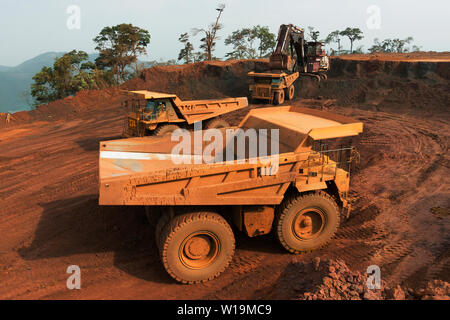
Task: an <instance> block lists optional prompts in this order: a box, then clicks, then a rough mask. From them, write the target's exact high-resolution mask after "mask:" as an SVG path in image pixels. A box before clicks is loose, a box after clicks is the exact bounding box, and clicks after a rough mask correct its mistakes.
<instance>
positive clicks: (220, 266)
mask: <svg viewBox="0 0 450 320" xmlns="http://www.w3.org/2000/svg"><path fill="white" fill-rule="evenodd" d="M159 243H160V248H159V250H160V255H161V260H162V262H163V265H164V268H165V269H166V270H167V272H168V273H169V274H170V276H172V278H174V279H175V280H177V281H179V282H182V283H189V284H192V283H199V282H204V281H208V280H212V279H214V278H215V277H217V276H218V275H220V274H221V273H222V272H223V271H224V270H225V268H226V267H227V266H228V264H229V263H230V261H231V259H232V258H233V254H234V244H235V241H234V235H233V231H232V230H231V227H230V225H229V224H228V222H227V221H226V220H225V219H224V218H223V217H221V216H220V215H219V214H217V213H214V212H195V213H186V214H182V215H179V216H175V217H174V218H173V219H172V220H171V221H170V222H169V223H168V224H167V225H166V226H165V227H164V228H163V230H162V232H161V235H160V242H159Z"/></svg>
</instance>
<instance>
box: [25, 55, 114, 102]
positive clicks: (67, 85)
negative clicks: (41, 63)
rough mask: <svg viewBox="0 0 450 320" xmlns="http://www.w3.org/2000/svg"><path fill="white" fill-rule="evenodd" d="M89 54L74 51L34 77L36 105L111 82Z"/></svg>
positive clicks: (32, 85) (33, 90)
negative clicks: (96, 66)
mask: <svg viewBox="0 0 450 320" xmlns="http://www.w3.org/2000/svg"><path fill="white" fill-rule="evenodd" d="M88 58H89V56H88V54H87V53H86V52H84V51H76V50H73V51H71V52H69V53H66V54H64V55H63V56H62V57H60V58H56V59H55V62H54V64H53V67H43V68H42V69H41V71H40V72H38V73H37V74H35V75H34V76H33V81H34V82H33V83H32V84H31V96H32V97H33V98H34V100H35V103H36V104H43V103H49V102H50V101H54V100H57V99H62V98H65V97H67V96H69V95H73V94H75V93H76V92H78V91H80V90H84V89H99V88H102V87H106V86H107V83H108V74H107V72H100V71H99V70H97V69H96V68H95V65H94V64H93V63H92V62H89V61H87V60H88Z"/></svg>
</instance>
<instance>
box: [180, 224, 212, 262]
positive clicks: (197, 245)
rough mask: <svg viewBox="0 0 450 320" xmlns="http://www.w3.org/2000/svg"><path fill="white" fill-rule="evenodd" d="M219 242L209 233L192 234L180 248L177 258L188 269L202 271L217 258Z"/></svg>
mask: <svg viewBox="0 0 450 320" xmlns="http://www.w3.org/2000/svg"><path fill="white" fill-rule="evenodd" d="M219 250H220V242H219V239H218V238H217V236H216V235H215V234H213V233H211V232H209V231H198V232H194V233H192V234H191V235H189V236H188V237H186V239H184V241H183V242H182V244H181V246H180V251H179V258H180V260H181V261H182V263H183V264H184V265H185V266H186V267H188V268H189V269H203V268H206V267H208V266H210V265H211V264H212V263H213V262H214V261H215V260H216V258H217V256H218V254H219Z"/></svg>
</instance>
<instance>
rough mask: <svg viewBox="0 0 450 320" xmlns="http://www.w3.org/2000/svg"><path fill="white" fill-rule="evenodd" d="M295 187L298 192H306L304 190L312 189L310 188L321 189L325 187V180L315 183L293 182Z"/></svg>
mask: <svg viewBox="0 0 450 320" xmlns="http://www.w3.org/2000/svg"><path fill="white" fill-rule="evenodd" d="M295 187H296V188H297V190H298V192H306V191H312V190H323V189H326V188H327V184H326V183H325V182H323V181H322V182H316V183H306V184H305V183H299V182H296V183H295Z"/></svg>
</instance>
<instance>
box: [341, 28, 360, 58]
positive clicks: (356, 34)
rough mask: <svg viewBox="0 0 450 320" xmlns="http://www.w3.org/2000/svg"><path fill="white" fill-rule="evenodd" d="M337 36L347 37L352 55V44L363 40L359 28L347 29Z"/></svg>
mask: <svg viewBox="0 0 450 320" xmlns="http://www.w3.org/2000/svg"><path fill="white" fill-rule="evenodd" d="M339 34H340V35H341V36H345V37H347V38H348V39H349V40H350V53H353V42H355V41H356V40H362V39H363V38H364V36H363V32H362V31H361V29H359V28H350V27H347V28H346V29H345V30H343V31H341V32H340V33H339Z"/></svg>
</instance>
